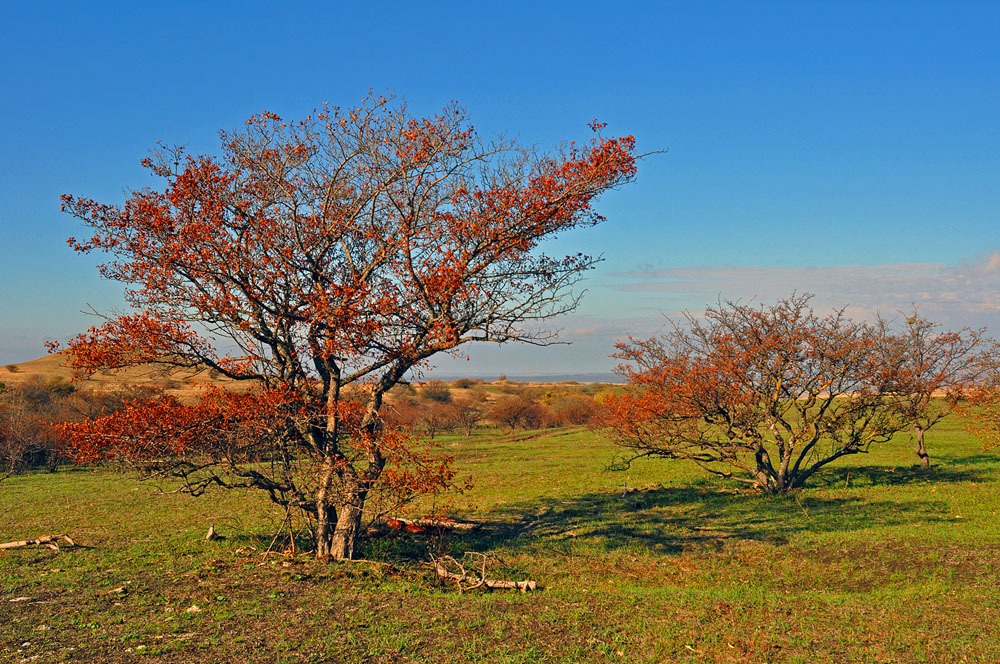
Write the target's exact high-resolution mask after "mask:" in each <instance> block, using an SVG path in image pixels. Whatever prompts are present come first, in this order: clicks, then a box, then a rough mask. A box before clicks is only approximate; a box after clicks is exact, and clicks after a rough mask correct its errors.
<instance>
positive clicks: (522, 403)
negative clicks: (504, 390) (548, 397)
mask: <svg viewBox="0 0 1000 664" xmlns="http://www.w3.org/2000/svg"><path fill="white" fill-rule="evenodd" d="M489 418H490V420H491V421H492V422H493V423H494V424H496V425H497V426H499V427H508V428H509V429H510V430H511V431H513V430H514V429H537V428H539V427H540V426H542V423H543V422H544V419H545V411H544V409H543V408H542V405H541V404H540V403H538V401H537V400H536V399H534V398H532V397H530V396H528V395H526V394H519V395H517V396H504V397H500V398H499V399H497V400H496V401H494V402H493V405H492V406H491V407H490V410H489Z"/></svg>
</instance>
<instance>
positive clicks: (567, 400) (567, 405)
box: [546, 394, 597, 426]
mask: <svg viewBox="0 0 1000 664" xmlns="http://www.w3.org/2000/svg"><path fill="white" fill-rule="evenodd" d="M596 412H597V404H596V403H595V402H594V400H593V399H591V398H589V397H587V396H584V395H581V394H565V395H559V396H555V397H553V398H552V399H551V400H550V403H549V408H548V411H547V413H546V421H547V423H548V424H549V426H573V425H582V424H591V423H592V421H593V420H594V415H595V413H596Z"/></svg>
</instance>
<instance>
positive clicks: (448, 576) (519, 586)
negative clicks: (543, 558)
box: [433, 551, 538, 593]
mask: <svg viewBox="0 0 1000 664" xmlns="http://www.w3.org/2000/svg"><path fill="white" fill-rule="evenodd" d="M465 556H478V557H479V559H480V569H479V575H478V576H477V575H476V574H475V573H470V572H469V571H468V570H466V569H465V566H464V565H463V564H462V563H460V562H458V561H457V560H455V559H454V558H452V557H451V556H442V557H441V558H435V559H434V561H433V562H434V571H435V572H436V573H437V575H438V576H439V577H440V578H442V579H445V580H447V581H454V582H455V585H457V586H458V591H459V592H465V591H466V590H475V589H476V588H488V589H490V590H520V591H521V592H522V593H526V592H529V591H533V590H535V589H536V588H537V587H538V584H537V583H535V582H534V581H531V580H530V579H525V580H524V581H506V580H502V579H490V578H487V577H486V562H487V561H488V560H489V558H490V557H491V554H486V553H477V552H475V551H466V552H465ZM445 563H451V564H452V565H453V566H454V567H455V568H457V570H458V571H457V572H452V571H449V570H448V568H447V567H445Z"/></svg>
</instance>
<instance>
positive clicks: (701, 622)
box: [0, 420, 1000, 663]
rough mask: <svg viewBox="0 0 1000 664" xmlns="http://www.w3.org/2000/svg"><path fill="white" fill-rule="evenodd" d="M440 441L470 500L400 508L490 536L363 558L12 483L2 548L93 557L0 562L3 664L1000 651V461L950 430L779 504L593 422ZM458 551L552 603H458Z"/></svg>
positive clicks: (259, 529) (936, 658) (903, 658)
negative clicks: (924, 455) (210, 535)
mask: <svg viewBox="0 0 1000 664" xmlns="http://www.w3.org/2000/svg"><path fill="white" fill-rule="evenodd" d="M439 441H440V442H441V443H442V445H443V447H444V449H445V450H447V451H448V452H450V453H452V454H454V455H455V457H456V459H457V464H458V466H459V467H460V468H461V470H462V472H463V474H464V475H466V476H467V477H468V478H469V480H470V481H471V483H472V485H473V486H472V488H471V489H469V490H467V491H465V492H464V493H462V494H459V495H457V496H454V497H452V498H451V500H450V503H448V504H446V505H442V504H440V503H435V504H432V503H430V502H428V503H425V504H423V505H415V506H414V507H413V509H411V510H410V512H411V513H413V514H422V513H427V512H429V511H434V510H440V509H446V510H447V511H448V512H449V513H450V514H452V515H453V516H456V517H461V518H467V519H470V520H476V521H481V522H483V524H484V525H483V527H482V528H480V529H479V530H476V531H473V532H471V533H468V534H464V535H458V534H454V535H448V536H447V537H445V538H444V539H443V540H439V539H438V538H437V537H434V536H428V535H427V534H417V535H411V534H404V533H398V534H391V535H389V536H387V537H382V538H379V539H374V540H371V541H370V542H368V543H367V544H366V546H365V548H364V550H363V551H362V552H361V556H360V557H362V558H364V560H362V561H356V562H351V563H330V564H323V563H318V562H316V561H314V560H312V559H311V558H310V556H309V555H308V553H307V552H304V551H303V550H302V548H303V546H304V545H306V542H305V541H303V540H299V541H298V542H297V547H296V548H295V551H294V552H293V551H292V550H291V549H290V547H289V543H290V541H289V538H288V537H287V534H286V533H282V534H281V535H279V536H278V537H277V539H275V534H276V533H277V532H278V530H279V528H280V526H281V521H282V518H283V513H282V512H281V511H280V510H278V509H277V508H274V507H272V506H270V505H269V504H268V503H266V501H265V500H264V499H263V498H262V497H261V496H257V495H252V494H244V493H237V492H224V491H214V492H210V493H209V494H208V495H205V496H202V497H200V498H191V497H189V496H185V495H180V494H177V493H161V492H159V491H158V487H156V486H154V485H152V484H149V483H140V482H138V481H136V480H134V479H129V478H125V477H123V476H121V475H116V474H114V473H112V472H111V471H109V470H104V469H96V470H95V469H84V468H74V469H65V470H60V471H59V472H55V473H45V472H39V473H31V474H27V475H18V476H12V477H10V478H8V479H7V480H5V481H4V482H3V483H0V541H9V540H15V539H22V538H25V537H31V536H37V535H41V534H45V533H68V534H70V535H72V537H73V538H74V539H75V540H76V541H77V542H78V543H79V544H81V546H79V547H64V548H63V549H62V550H61V551H59V552H54V551H49V550H47V549H43V548H22V549H15V550H10V551H3V552H0V661H5V662H6V661H9V662H57V661H81V662H132V661H158V662H248V661H254V662H258V661H259V662H289V663H291V662H327V661H334V662H373V663H374V662H491V663H514V662H566V663H570V662H760V663H763V662H789V663H791V662H800V663H807V662H808V663H816V662H838V663H839V662H870V663H875V662H997V661H1000V592H998V588H1000V565H998V564H997V562H998V560H1000V518H998V516H1000V515H998V510H1000V491H998V488H1000V460H998V458H997V457H996V456H992V455H986V454H983V453H982V452H981V450H980V448H979V444H978V442H977V441H975V440H973V439H971V438H970V437H969V436H968V435H967V434H965V433H964V431H963V430H962V428H961V426H960V425H959V423H958V422H957V421H954V420H946V421H945V422H944V423H943V424H942V425H940V426H939V427H938V428H936V429H934V430H933V431H932V432H931V433H930V434H929V436H928V446H929V448H930V452H931V455H932V459H933V464H934V465H933V466H932V467H931V468H930V469H929V470H921V469H919V468H917V467H914V466H913V465H912V464H913V463H914V462H915V461H916V457H915V456H914V455H913V453H912V451H911V450H910V449H909V445H910V443H909V441H908V439H907V437H906V436H898V437H897V438H896V439H894V440H893V441H891V442H890V443H888V444H885V445H883V446H881V447H879V448H877V449H875V450H873V451H872V452H871V453H870V454H867V455H856V456H853V457H848V458H846V459H844V460H842V462H840V463H839V464H837V465H835V466H833V467H831V468H828V469H826V470H825V471H824V472H823V473H821V474H820V475H819V476H817V477H816V478H814V479H813V480H812V481H811V483H810V485H809V486H807V487H806V488H805V489H803V490H800V491H797V492H795V493H793V494H791V495H787V496H779V497H773V496H764V495H760V494H755V493H749V492H745V491H743V490H742V488H741V487H740V486H739V485H736V484H734V483H726V482H724V481H722V480H717V479H713V478H708V477H706V476H705V475H704V473H703V472H701V471H700V470H699V469H698V468H696V467H694V466H691V465H687V464H686V463H679V462H678V463H672V462H665V461H643V462H638V463H636V464H634V465H633V466H632V468H631V469H630V470H628V471H618V472H612V471H608V470H607V467H608V466H609V464H610V463H611V462H612V460H613V459H614V457H615V454H616V448H614V447H613V446H612V445H611V444H610V443H608V442H606V441H604V440H602V439H601V437H600V436H599V435H597V434H595V433H594V432H591V431H589V430H587V429H585V428H582V427H563V428H554V429H543V430H537V431H529V432H523V431H516V432H513V433H509V434H508V433H505V432H499V431H497V430H495V429H490V430H483V429H481V430H479V431H477V432H476V433H475V434H474V435H472V436H471V437H465V436H459V435H454V434H449V435H445V436H439ZM623 486H627V487H628V488H630V489H638V490H637V491H631V492H630V493H629V494H628V495H627V496H626V498H627V499H622V493H623ZM171 488H172V487H170V486H163V487H159V489H165V490H169V489H171ZM210 523H214V524H215V527H216V530H217V531H218V532H219V533H220V534H221V535H222V536H223V539H220V540H216V541H206V540H205V539H204V535H205V531H206V530H207V528H208V525H209V524H210ZM268 549H270V551H268ZM464 551H479V552H491V553H494V554H496V556H497V560H496V561H494V562H493V563H492V566H491V570H490V571H491V575H493V576H498V577H503V578H512V579H523V578H531V579H533V580H535V581H537V582H538V584H539V589H538V590H537V591H536V592H534V593H525V594H522V593H517V592H499V591H498V592H492V593H482V592H467V593H459V592H457V591H456V589H455V587H454V585H449V584H447V583H445V582H443V581H441V580H439V579H438V578H437V577H436V576H435V574H434V573H433V570H432V569H431V568H430V567H429V566H428V565H427V564H426V561H427V559H428V555H429V554H430V553H435V552H437V553H440V552H449V553H452V554H453V555H456V556H457V555H460V554H461V553H462V552H464Z"/></svg>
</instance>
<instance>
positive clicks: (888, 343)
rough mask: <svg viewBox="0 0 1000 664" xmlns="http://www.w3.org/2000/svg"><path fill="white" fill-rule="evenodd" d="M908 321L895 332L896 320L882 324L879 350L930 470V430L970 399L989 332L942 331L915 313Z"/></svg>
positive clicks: (922, 461) (897, 402)
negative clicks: (968, 396) (927, 441)
mask: <svg viewBox="0 0 1000 664" xmlns="http://www.w3.org/2000/svg"><path fill="white" fill-rule="evenodd" d="M905 323H906V325H905V327H904V328H903V329H902V330H901V331H899V332H894V331H893V329H892V327H893V325H892V321H890V320H885V319H880V320H879V331H880V347H881V348H880V350H881V352H882V353H883V354H884V356H885V362H886V364H887V366H888V367H889V368H890V370H891V371H892V373H893V375H894V376H895V377H896V383H895V385H893V387H892V389H891V392H890V395H889V396H890V398H891V399H892V401H893V403H894V404H895V406H896V408H897V409H898V411H899V413H900V414H901V416H902V417H903V418H904V419H905V420H906V421H907V422H908V423H909V425H910V427H911V428H912V430H913V439H914V441H915V442H916V450H915V452H916V453H917V457H918V458H919V459H920V465H921V466H923V467H925V468H926V467H928V466H930V455H929V454H928V453H927V445H926V442H925V440H924V438H925V435H926V433H927V431H929V430H930V429H931V428H932V427H933V426H934V425H935V424H937V423H938V422H940V421H941V420H942V419H943V418H944V417H945V416H946V415H948V414H949V413H952V412H953V411H954V410H955V409H956V407H958V405H959V404H960V403H961V402H962V401H963V400H965V398H966V397H967V395H968V392H969V390H970V389H972V388H974V387H975V385H976V383H977V382H978V380H979V378H980V377H981V376H982V374H983V370H982V367H983V351H984V349H985V348H986V340H985V330H984V329H980V330H972V329H969V328H965V329H962V330H960V331H958V332H950V331H945V332H942V331H940V330H939V328H940V326H939V325H938V324H937V323H934V322H932V321H929V320H927V319H926V318H923V317H921V316H920V315H919V314H918V313H917V312H916V311H913V312H912V314H911V315H910V316H908V317H907V318H906V321H905Z"/></svg>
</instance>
